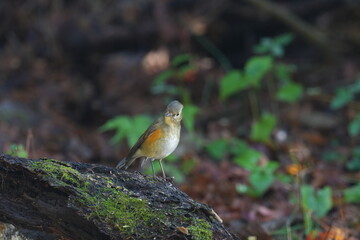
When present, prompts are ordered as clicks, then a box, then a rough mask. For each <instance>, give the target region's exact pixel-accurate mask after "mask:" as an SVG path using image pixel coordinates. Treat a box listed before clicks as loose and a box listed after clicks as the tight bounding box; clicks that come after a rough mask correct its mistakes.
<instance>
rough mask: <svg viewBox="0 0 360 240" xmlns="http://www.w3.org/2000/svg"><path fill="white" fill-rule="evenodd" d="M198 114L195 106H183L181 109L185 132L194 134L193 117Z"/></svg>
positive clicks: (198, 109) (198, 110)
mask: <svg viewBox="0 0 360 240" xmlns="http://www.w3.org/2000/svg"><path fill="white" fill-rule="evenodd" d="M199 112H200V108H198V107H197V106H195V105H192V104H189V105H185V107H184V109H183V121H184V125H185V127H186V129H187V130H189V131H190V132H194V127H195V116H196V115H197V114H198V113H199Z"/></svg>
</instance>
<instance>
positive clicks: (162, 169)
mask: <svg viewBox="0 0 360 240" xmlns="http://www.w3.org/2000/svg"><path fill="white" fill-rule="evenodd" d="M161 161H162V159H159V164H160V167H161V171H162V174H163V178H164V179H166V176H165V172H164V168H163V165H162V164H161Z"/></svg>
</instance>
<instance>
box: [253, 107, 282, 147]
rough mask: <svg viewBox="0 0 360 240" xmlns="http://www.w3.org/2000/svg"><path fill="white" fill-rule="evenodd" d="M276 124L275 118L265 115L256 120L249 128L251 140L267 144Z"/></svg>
mask: <svg viewBox="0 0 360 240" xmlns="http://www.w3.org/2000/svg"><path fill="white" fill-rule="evenodd" d="M276 122H277V117H276V116H274V115H272V114H269V113H265V114H264V115H263V116H262V117H261V118H260V119H258V120H257V121H256V122H254V124H253V125H252V127H251V139H252V140H254V141H259V142H265V143H266V142H269V141H270V136H271V133H272V131H273V130H274V128H275V126H276Z"/></svg>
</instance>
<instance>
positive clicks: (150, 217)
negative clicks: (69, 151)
mask: <svg viewBox="0 0 360 240" xmlns="http://www.w3.org/2000/svg"><path fill="white" fill-rule="evenodd" d="M29 167H30V168H31V169H32V170H34V171H39V172H42V173H43V174H44V176H43V177H44V178H45V179H47V180H48V181H49V182H50V183H52V184H54V185H57V186H60V187H61V186H67V187H70V188H72V189H73V190H74V192H75V193H76V194H74V195H73V196H71V198H70V203H71V204H72V205H74V206H76V207H77V208H78V209H80V211H81V212H82V214H83V215H84V216H85V217H86V218H88V219H97V220H101V221H105V223H106V224H107V225H108V226H111V227H112V228H117V229H119V230H120V231H121V233H122V236H123V237H127V236H130V235H133V236H134V235H135V236H137V237H138V238H147V237H146V236H139V233H141V232H144V231H140V229H142V228H146V229H154V232H153V233H151V232H148V233H146V234H149V236H151V234H152V235H154V234H156V233H157V232H158V231H159V230H160V229H161V227H162V226H164V222H165V218H166V216H165V213H164V212H163V211H161V210H152V209H150V208H149V207H148V204H149V203H148V202H147V201H146V200H142V199H139V198H136V197H130V196H129V195H128V194H129V193H131V192H130V191H129V190H127V189H125V188H120V187H118V186H116V185H115V184H114V183H113V182H112V181H111V179H110V178H108V177H105V176H104V177H98V178H96V179H95V178H93V177H94V176H93V175H89V174H81V173H79V172H78V171H77V170H75V169H73V168H72V167H71V165H69V164H67V163H64V162H60V161H57V160H53V159H44V160H36V161H34V162H32V163H31V165H29ZM90 179H91V180H92V181H94V182H96V184H90V182H89V180H90ZM124 192H127V194H126V193H124ZM137 230H139V231H137Z"/></svg>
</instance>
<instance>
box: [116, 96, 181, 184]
mask: <svg viewBox="0 0 360 240" xmlns="http://www.w3.org/2000/svg"><path fill="white" fill-rule="evenodd" d="M182 109H183V105H182V104H181V103H180V102H179V101H176V100H175V101H172V102H170V103H169V105H168V106H167V107H166V111H165V114H164V115H163V116H162V117H160V118H159V119H157V120H156V121H155V122H153V123H152V124H151V125H150V127H149V128H148V129H147V130H146V131H145V133H143V134H142V135H141V136H140V138H139V139H138V140H137V142H136V143H135V145H134V146H133V147H132V148H131V149H130V151H129V153H128V154H127V156H126V157H125V158H124V159H123V160H121V161H120V162H119V163H118V165H116V168H119V169H127V168H128V167H129V166H130V165H131V164H132V163H133V162H134V161H135V160H136V159H137V158H140V157H145V159H144V160H143V162H142V164H141V165H143V163H144V162H145V161H147V160H148V159H150V160H151V168H152V172H153V177H154V178H155V172H154V164H153V161H154V160H155V159H158V160H159V163H160V167H161V171H162V174H163V177H164V179H166V176H165V172H164V168H163V166H162V164H161V161H162V159H163V158H165V157H167V156H169V155H170V154H171V153H172V152H173V151H174V150H175V149H176V147H177V145H178V144H179V140H180V129H181V123H180V122H181V119H182Z"/></svg>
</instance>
